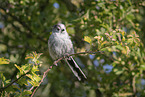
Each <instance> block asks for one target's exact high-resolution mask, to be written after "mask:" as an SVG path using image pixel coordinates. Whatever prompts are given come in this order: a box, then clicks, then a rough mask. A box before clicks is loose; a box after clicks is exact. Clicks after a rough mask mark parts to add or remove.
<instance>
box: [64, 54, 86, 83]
mask: <svg viewBox="0 0 145 97" xmlns="http://www.w3.org/2000/svg"><path fill="white" fill-rule="evenodd" d="M65 61H66V62H67V64H68V66H69V67H70V68H71V70H72V72H73V73H74V75H75V76H76V77H77V78H78V80H79V81H84V80H86V79H87V77H86V75H85V74H84V73H83V71H82V70H81V69H80V67H79V66H78V65H77V63H76V62H75V61H74V59H73V58H72V56H70V57H69V58H66V59H65Z"/></svg>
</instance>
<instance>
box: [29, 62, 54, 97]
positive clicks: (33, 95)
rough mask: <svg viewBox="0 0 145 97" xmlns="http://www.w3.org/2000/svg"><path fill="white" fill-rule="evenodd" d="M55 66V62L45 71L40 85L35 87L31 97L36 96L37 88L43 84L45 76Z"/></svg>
mask: <svg viewBox="0 0 145 97" xmlns="http://www.w3.org/2000/svg"><path fill="white" fill-rule="evenodd" d="M53 66H54V64H53V65H52V66H50V67H49V68H48V69H47V70H46V71H45V72H44V73H43V77H42V79H41V81H40V83H39V85H38V86H37V87H36V88H35V89H34V91H33V93H32V95H31V97H33V96H34V94H35V92H36V90H37V89H38V87H39V86H40V85H41V83H42V82H43V80H44V78H45V77H46V75H47V73H48V72H49V71H50V70H51V69H52V67H53ZM31 90H32V89H31Z"/></svg>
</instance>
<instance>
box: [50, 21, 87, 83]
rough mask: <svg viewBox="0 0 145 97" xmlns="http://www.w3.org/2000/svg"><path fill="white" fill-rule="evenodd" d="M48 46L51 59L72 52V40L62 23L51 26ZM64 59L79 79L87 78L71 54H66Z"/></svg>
mask: <svg viewBox="0 0 145 97" xmlns="http://www.w3.org/2000/svg"><path fill="white" fill-rule="evenodd" d="M48 48H49V54H50V56H51V57H52V59H53V60H57V59H59V58H61V57H64V56H65V55H67V54H72V53H74V49H73V44H72V41H71V40H70V36H69V35H68V33H67V31H66V28H65V25H64V24H60V23H59V24H57V25H54V26H53V29H52V34H51V36H50V37H49V40H48ZM64 60H65V62H66V63H67V64H68V66H69V67H70V69H71V70H72V72H73V73H74V75H75V76H76V77H77V78H78V80H79V81H84V80H86V79H87V77H86V76H85V74H84V73H83V71H82V70H81V69H80V67H79V66H78V65H77V63H76V62H75V60H74V59H73V57H72V56H67V57H65V59H64Z"/></svg>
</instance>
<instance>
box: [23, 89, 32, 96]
mask: <svg viewBox="0 0 145 97" xmlns="http://www.w3.org/2000/svg"><path fill="white" fill-rule="evenodd" d="M30 94H32V91H30V90H24V91H23V92H22V96H23V97H24V96H26V95H30Z"/></svg>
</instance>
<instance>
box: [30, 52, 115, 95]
mask: <svg viewBox="0 0 145 97" xmlns="http://www.w3.org/2000/svg"><path fill="white" fill-rule="evenodd" d="M95 53H100V54H103V55H105V53H104V52H102V51H98V50H95V51H86V52H79V53H72V54H67V56H72V55H79V54H95ZM105 56H106V55H105ZM107 57H108V58H110V59H111V60H112V61H114V59H113V58H111V57H109V56H107ZM64 58H66V56H63V57H61V58H59V59H58V60H56V61H54V63H53V65H52V66H50V67H49V68H48V69H47V70H46V71H45V72H44V73H43V77H42V79H41V81H40V83H39V85H38V86H37V87H36V88H35V89H34V91H33V93H32V95H31V97H33V96H34V94H35V92H36V90H37V89H38V87H39V86H40V85H41V83H42V82H43V80H44V78H45V77H46V74H47V73H48V72H49V71H50V70H51V69H52V67H53V66H54V65H55V66H57V63H58V62H59V61H61V60H63V59H64ZM33 88H34V87H32V88H31V89H30V90H32V89H33Z"/></svg>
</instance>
